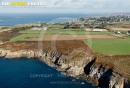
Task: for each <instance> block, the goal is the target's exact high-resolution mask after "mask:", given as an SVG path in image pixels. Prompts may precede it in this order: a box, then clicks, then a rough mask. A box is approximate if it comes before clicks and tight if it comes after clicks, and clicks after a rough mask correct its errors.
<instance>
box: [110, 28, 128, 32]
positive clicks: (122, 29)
mask: <svg viewBox="0 0 130 88" xmlns="http://www.w3.org/2000/svg"><path fill="white" fill-rule="evenodd" d="M112 30H121V31H129V30H130V28H112Z"/></svg>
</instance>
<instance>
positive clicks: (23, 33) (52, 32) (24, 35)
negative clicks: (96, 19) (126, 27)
mask: <svg viewBox="0 0 130 88" xmlns="http://www.w3.org/2000/svg"><path fill="white" fill-rule="evenodd" d="M20 33H21V35H20V36H17V37H14V38H12V39H11V40H10V41H20V40H24V39H25V38H28V37H31V38H32V37H39V36H43V35H56V34H59V35H103V34H112V32H86V31H85V30H82V29H66V30H47V31H43V30H42V31H38V30H30V29H29V30H26V31H21V32H20Z"/></svg>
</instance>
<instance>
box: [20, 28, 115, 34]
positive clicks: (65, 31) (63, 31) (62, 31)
mask: <svg viewBox="0 0 130 88" xmlns="http://www.w3.org/2000/svg"><path fill="white" fill-rule="evenodd" d="M20 33H24V34H25V33H26V34H28V33H29V34H30V33H31V34H32V33H35V34H40V33H43V34H46V35H53V34H60V35H62V34H66V35H70V34H76V35H85V34H91V35H98V34H112V33H113V32H86V31H85V30H82V29H60V30H56V29H54V30H51V29H50V30H47V31H44V30H43V31H37V30H30V29H29V30H26V31H21V32H20Z"/></svg>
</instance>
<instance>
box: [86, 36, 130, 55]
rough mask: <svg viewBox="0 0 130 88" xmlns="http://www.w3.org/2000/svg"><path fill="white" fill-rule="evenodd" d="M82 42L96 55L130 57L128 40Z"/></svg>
mask: <svg viewBox="0 0 130 88" xmlns="http://www.w3.org/2000/svg"><path fill="white" fill-rule="evenodd" d="M90 41H92V42H88V40H84V42H85V43H86V44H88V45H89V46H90V47H91V48H92V49H93V50H94V51H95V52H96V53H100V54H105V55H130V39H129V38H126V39H91V40H90Z"/></svg>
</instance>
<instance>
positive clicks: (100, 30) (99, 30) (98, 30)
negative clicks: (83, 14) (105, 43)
mask: <svg viewBox="0 0 130 88" xmlns="http://www.w3.org/2000/svg"><path fill="white" fill-rule="evenodd" d="M92 31H97V32H102V31H108V30H106V29H98V28H97V29H92Z"/></svg>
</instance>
